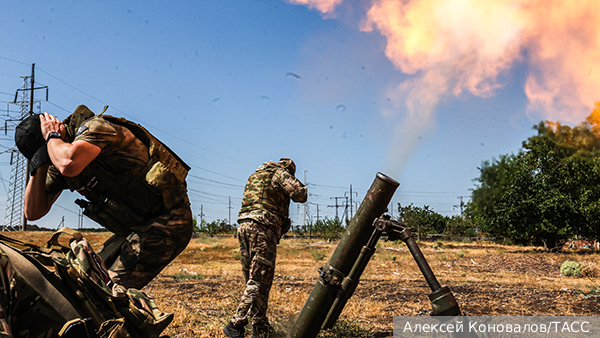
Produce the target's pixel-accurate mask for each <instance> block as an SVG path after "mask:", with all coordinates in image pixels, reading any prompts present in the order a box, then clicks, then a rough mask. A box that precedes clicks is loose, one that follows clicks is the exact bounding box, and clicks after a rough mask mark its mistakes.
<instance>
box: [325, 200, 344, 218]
mask: <svg viewBox="0 0 600 338" xmlns="http://www.w3.org/2000/svg"><path fill="white" fill-rule="evenodd" d="M333 198H335V205H328V206H327V207H328V208H333V207H335V218H337V219H339V217H338V208H339V207H341V206H342V205H340V204H339V203H338V198H346V196H342V197H329V199H333Z"/></svg>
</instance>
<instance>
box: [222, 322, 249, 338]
mask: <svg viewBox="0 0 600 338" xmlns="http://www.w3.org/2000/svg"><path fill="white" fill-rule="evenodd" d="M223 333H225V335H226V336H227V337H229V338H244V333H246V330H245V329H244V327H243V326H242V327H240V328H237V327H234V326H233V325H231V323H229V324H228V325H227V326H225V328H224V329H223Z"/></svg>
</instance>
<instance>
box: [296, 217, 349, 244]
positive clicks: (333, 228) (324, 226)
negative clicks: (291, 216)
mask: <svg viewBox="0 0 600 338" xmlns="http://www.w3.org/2000/svg"><path fill="white" fill-rule="evenodd" d="M347 223H348V222H347V221H346V225H347ZM345 229H346V226H344V225H343V224H342V221H341V220H340V219H339V218H333V219H330V218H327V217H325V219H323V220H318V221H316V222H315V223H310V224H306V225H303V226H302V225H299V226H295V227H294V231H295V232H296V233H298V234H303V235H306V234H310V235H312V236H317V237H322V238H323V239H324V240H326V241H327V242H331V241H333V240H336V239H340V238H341V237H342V234H343V233H344V230H345Z"/></svg>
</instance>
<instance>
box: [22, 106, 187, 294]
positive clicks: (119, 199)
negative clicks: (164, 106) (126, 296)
mask: <svg viewBox="0 0 600 338" xmlns="http://www.w3.org/2000/svg"><path fill="white" fill-rule="evenodd" d="M36 119H37V120H38V121H39V122H36V121H35V120H36ZM122 121H125V122H128V121H126V120H124V119H120V118H114V117H111V116H107V115H104V116H102V114H100V115H94V113H93V112H91V111H90V110H89V109H88V108H87V107H86V106H84V105H81V106H79V107H77V109H76V110H75V112H74V113H73V114H72V115H70V116H69V117H67V118H66V119H65V120H64V121H63V122H61V121H59V120H58V119H57V118H56V117H55V116H52V115H49V114H48V113H44V114H40V115H34V116H31V117H29V118H28V119H26V120H25V121H23V122H22V123H21V124H20V125H19V127H17V131H16V132H15V140H16V141H17V146H18V147H19V150H20V151H21V152H22V153H23V155H25V157H27V158H28V159H29V160H30V168H29V170H30V172H31V175H32V177H31V179H30V180H29V182H28V183H27V187H26V191H25V215H26V217H27V219H29V220H36V219H39V218H41V217H43V216H44V215H46V214H47V213H48V212H49V211H50V208H51V207H52V205H53V203H54V202H55V201H56V199H57V198H58V196H59V195H60V194H61V192H62V191H63V190H65V189H69V190H71V191H77V192H79V193H80V194H81V195H83V197H85V199H86V200H78V204H79V205H80V206H82V207H84V214H85V215H87V216H89V217H90V218H92V219H94V220H95V221H97V222H98V223H100V224H101V225H102V226H104V227H105V228H107V229H108V230H110V231H112V232H113V233H114V234H115V235H114V236H113V237H111V238H110V239H109V240H108V241H107V242H106V243H105V244H104V245H103V248H101V249H100V251H99V254H100V255H102V251H103V250H106V251H105V253H106V252H107V251H108V250H111V251H114V252H115V254H114V255H112V256H110V257H107V256H106V255H105V256H104V257H103V258H105V263H106V265H107V266H108V268H109V274H110V277H111V279H112V280H113V281H114V282H115V283H117V284H120V285H122V286H124V287H125V288H136V289H141V288H143V287H144V286H145V285H146V284H148V282H150V280H152V279H153V278H154V277H155V276H156V275H157V274H158V273H159V272H160V271H161V270H162V269H163V268H164V267H165V266H167V264H168V263H169V262H171V261H172V260H173V259H175V257H177V255H179V253H181V252H182V251H183V249H184V248H185V247H186V246H187V244H188V242H189V241H190V238H191V235H192V227H193V223H192V213H191V210H190V203H189V199H188V197H187V190H186V184H185V176H184V175H183V176H175V174H173V171H175V169H177V168H176V167H174V165H175V166H177V165H179V167H181V163H182V161H181V163H179V162H178V161H177V160H179V158H178V157H177V156H176V155H173V154H172V153H170V150H169V153H167V152H166V150H164V149H168V148H166V146H164V145H162V143H161V144H160V145H157V142H160V141H157V140H155V139H154V138H153V136H151V135H149V133H148V135H146V134H144V133H141V134H140V130H142V131H144V132H145V129H143V128H141V126H140V127H139V128H133V127H132V126H131V125H132V123H131V122H128V123H129V124H127V123H125V122H122ZM117 122H118V123H117ZM134 133H135V134H134ZM146 133H147V132H146ZM148 139H151V140H155V141H156V142H155V141H153V142H154V143H148V142H150V141H148ZM40 142H41V144H42V145H43V144H44V143H45V145H46V146H42V145H40ZM147 144H151V146H148V145H147ZM161 146H162V148H161ZM157 149H158V150H157ZM44 151H45V152H44ZM154 154H159V155H161V156H163V155H164V156H163V157H162V158H161V161H158V160H156V161H155V157H156V156H158V155H154ZM167 157H168V158H167ZM165 158H167V159H166V160H165ZM173 163H174V164H173ZM183 167H185V168H186V169H188V168H189V167H187V165H185V164H183ZM185 174H187V170H186V171H185Z"/></svg>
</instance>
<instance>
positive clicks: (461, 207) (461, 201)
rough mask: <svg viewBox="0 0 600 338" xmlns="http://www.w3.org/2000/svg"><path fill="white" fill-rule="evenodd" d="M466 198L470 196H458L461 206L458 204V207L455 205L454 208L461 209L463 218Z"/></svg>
mask: <svg viewBox="0 0 600 338" xmlns="http://www.w3.org/2000/svg"><path fill="white" fill-rule="evenodd" d="M464 197H468V196H458V197H457V198H458V199H460V204H458V205H456V204H455V205H454V206H453V209H456V208H460V216H461V217H462V215H463V206H464V204H463V198H464Z"/></svg>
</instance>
